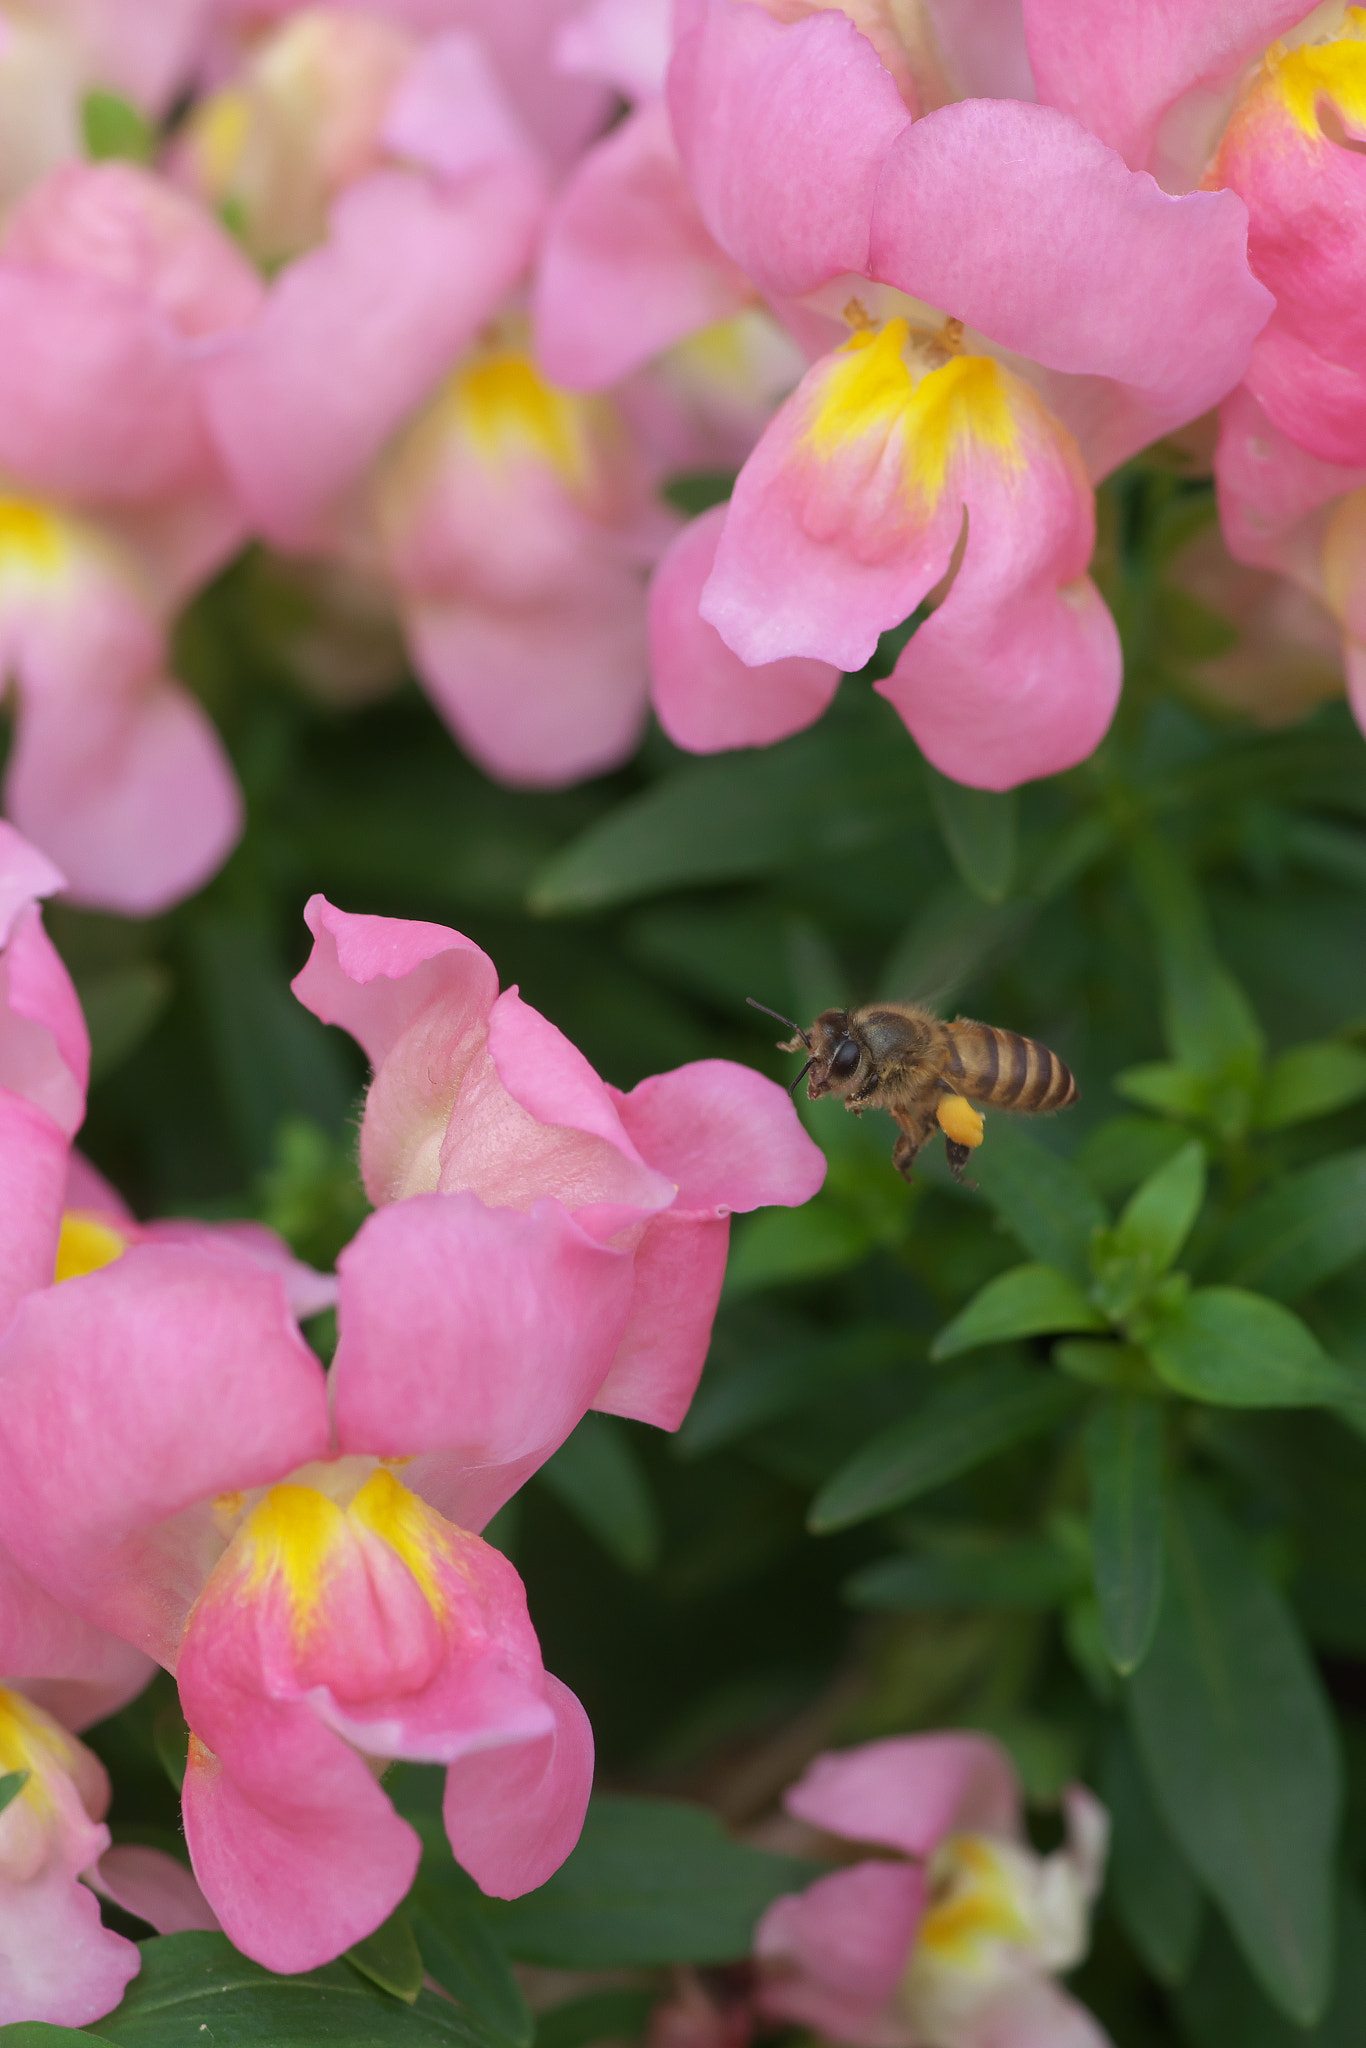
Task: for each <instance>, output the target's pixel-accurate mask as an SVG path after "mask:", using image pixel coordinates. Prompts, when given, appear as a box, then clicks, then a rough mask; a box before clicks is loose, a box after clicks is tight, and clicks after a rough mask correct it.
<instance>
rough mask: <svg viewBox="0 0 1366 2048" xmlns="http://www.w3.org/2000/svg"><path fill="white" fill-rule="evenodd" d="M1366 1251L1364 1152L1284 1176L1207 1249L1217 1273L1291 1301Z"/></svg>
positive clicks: (1245, 1285) (1210, 1261) (1356, 1152)
mask: <svg viewBox="0 0 1366 2048" xmlns="http://www.w3.org/2000/svg"><path fill="white" fill-rule="evenodd" d="M1363 1252H1366V1150H1357V1151H1354V1152H1342V1153H1339V1154H1338V1156H1337V1158H1335V1159H1325V1160H1324V1161H1323V1162H1322V1163H1321V1164H1320V1165H1318V1166H1310V1167H1307V1168H1306V1169H1305V1171H1304V1172H1303V1173H1292V1174H1288V1175H1287V1176H1286V1177H1285V1179H1283V1180H1278V1181H1276V1182H1274V1183H1273V1185H1272V1186H1271V1187H1270V1188H1268V1189H1267V1191H1266V1193H1265V1194H1264V1195H1261V1196H1259V1197H1258V1199H1257V1200H1256V1201H1255V1202H1253V1203H1251V1204H1250V1206H1249V1207H1248V1208H1246V1209H1245V1210H1244V1211H1243V1212H1242V1214H1241V1215H1240V1216H1238V1217H1237V1218H1235V1220H1234V1222H1233V1224H1232V1225H1231V1227H1230V1228H1229V1229H1228V1230H1226V1231H1225V1232H1224V1233H1223V1235H1222V1236H1221V1237H1220V1238H1219V1240H1218V1242H1217V1244H1216V1245H1215V1246H1214V1248H1213V1250H1212V1251H1211V1253H1210V1259H1209V1264H1210V1268H1211V1270H1212V1272H1213V1273H1214V1275H1215V1277H1216V1278H1218V1279H1221V1280H1231V1281H1235V1282H1236V1283H1237V1284H1238V1285H1239V1286H1241V1287H1255V1288H1256V1289H1257V1290H1258V1291H1259V1292H1260V1293H1262V1294H1269V1295H1271V1296H1272V1297H1273V1299H1275V1300H1276V1301H1297V1300H1298V1299H1299V1297H1300V1296H1301V1295H1302V1294H1307V1293H1308V1292H1309V1290H1310V1288H1311V1287H1317V1286H1318V1285H1319V1283H1320V1281H1323V1280H1327V1279H1330V1278H1331V1277H1332V1275H1333V1274H1334V1273H1339V1272H1341V1271H1342V1269H1343V1267H1344V1266H1349V1265H1351V1263H1352V1261H1353V1260H1354V1259H1359V1258H1360V1257H1361V1255H1362V1254H1363Z"/></svg>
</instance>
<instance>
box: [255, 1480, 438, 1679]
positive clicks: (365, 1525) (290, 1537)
mask: <svg viewBox="0 0 1366 2048" xmlns="http://www.w3.org/2000/svg"><path fill="white" fill-rule="evenodd" d="M361 1531H368V1532H369V1533H370V1534H371V1535H373V1536H376V1537H378V1538H379V1540H380V1541H381V1542H382V1543H384V1544H386V1545H387V1546H388V1548H389V1549H390V1550H391V1551H393V1552H394V1554H395V1556H397V1557H398V1558H399V1559H400V1560H401V1561H402V1563H403V1564H404V1565H406V1567H407V1569H408V1571H409V1572H410V1573H411V1574H412V1576H413V1578H414V1579H415V1580H416V1581H417V1584H418V1586H419V1587H420V1589H421V1591H422V1595H423V1597H424V1599H425V1600H426V1602H427V1605H428V1606H429V1607H430V1608H431V1609H432V1612H433V1613H434V1614H435V1615H436V1616H437V1617H438V1618H441V1617H443V1616H444V1614H445V1611H446V1598H445V1594H444V1593H443V1591H442V1586H441V1579H440V1572H439V1566H440V1563H441V1562H442V1560H443V1557H444V1555H445V1552H446V1544H445V1540H444V1535H443V1524H442V1522H441V1518H440V1516H439V1515H437V1514H436V1513H435V1511H434V1510H433V1509H431V1508H429V1507H428V1506H427V1505H426V1503H425V1502H424V1501H421V1500H419V1499H418V1498H417V1496H416V1494H413V1493H410V1492H409V1491H408V1489H407V1487H405V1486H403V1485H401V1484H400V1483H399V1481H398V1480H397V1479H395V1478H394V1476H393V1474H392V1473H391V1472H388V1471H386V1470H385V1469H384V1467H383V1466H381V1467H379V1468H378V1469H377V1470H375V1471H374V1472H372V1473H371V1474H370V1476H369V1478H368V1479H367V1480H366V1481H365V1483H364V1484H363V1485H362V1486H361V1487H360V1489H359V1490H358V1492H357V1493H355V1495H354V1496H353V1497H352V1499H351V1501H350V1502H349V1504H348V1505H346V1506H342V1505H341V1504H340V1503H339V1502H338V1501H336V1500H333V1499H331V1498H329V1496H328V1495H327V1494H325V1493H322V1492H320V1491H319V1490H318V1489H317V1488H316V1487H313V1486H300V1485H296V1484H292V1483H290V1482H288V1481H286V1482H284V1483H282V1484H281V1485H279V1486H272V1487H271V1489H270V1491H269V1492H268V1493H267V1494H266V1496H265V1498H264V1499H263V1500H262V1501H261V1502H260V1503H259V1505H258V1506H257V1507H255V1508H254V1509H253V1510H252V1512H251V1514H250V1515H249V1516H248V1517H247V1520H246V1521H245V1522H244V1523H243V1525H242V1529H241V1532H240V1538H239V1540H240V1542H241V1544H242V1546H243V1548H244V1550H245V1553H246V1557H247V1560H248V1564H247V1576H246V1585H245V1590H246V1592H247V1593H248V1594H249V1595H258V1594H261V1593H266V1592H268V1591H270V1590H271V1588H272V1587H278V1588H279V1589H280V1590H281V1591H283V1593H284V1595H285V1598H286V1600H287V1602H288V1605H289V1612H290V1621H291V1625H292V1628H293V1630H294V1634H295V1637H296V1640H299V1641H303V1640H305V1639H306V1638H307V1637H308V1635H309V1634H310V1633H311V1631H312V1630H313V1628H314V1627H315V1626H316V1625H318V1624H319V1623H320V1622H321V1621H322V1620H323V1618H324V1615H325V1608H326V1602H327V1595H328V1589H329V1586H330V1584H331V1582H332V1580H333V1578H334V1577H335V1575H336V1574H337V1573H338V1572H339V1571H340V1570H342V1569H344V1568H345V1566H346V1563H347V1553H348V1551H349V1550H351V1548H352V1545H353V1542H354V1539H355V1537H356V1535H357V1534H358V1533H359V1532H361Z"/></svg>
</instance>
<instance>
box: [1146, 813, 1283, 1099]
mask: <svg viewBox="0 0 1366 2048" xmlns="http://www.w3.org/2000/svg"><path fill="white" fill-rule="evenodd" d="M1133 874H1134V881H1135V883H1136V884H1137V887H1138V893H1139V896H1140V897H1141V899H1142V902H1143V907H1144V909H1145V910H1146V911H1147V913H1148V917H1149V919H1150V921H1151V923H1152V927H1153V936H1154V939H1155V940H1156V943H1157V955H1158V961H1159V964H1160V966H1161V969H1162V984H1163V996H1164V1002H1163V1009H1164V1011H1165V1017H1166V1030H1167V1042H1168V1044H1169V1046H1170V1048H1171V1052H1172V1056H1173V1058H1174V1059H1175V1060H1176V1062H1177V1063H1178V1065H1180V1066H1183V1067H1188V1068H1189V1069H1190V1070H1191V1071H1192V1072H1193V1073H1197V1074H1204V1075H1207V1076H1209V1077H1210V1078H1216V1077H1219V1076H1225V1075H1237V1076H1238V1077H1239V1078H1241V1079H1243V1080H1244V1081H1250V1080H1251V1079H1252V1078H1253V1076H1254V1075H1255V1074H1256V1073H1257V1071H1258V1069H1259V1067H1260V1065H1261V1060H1262V1053H1263V1048H1264V1043H1265V1041H1264V1039H1263V1036H1262V1028H1261V1026H1260V1024H1259V1023H1258V1022H1257V1019H1256V1017H1255V1015H1254V1014H1253V1011H1252V1007H1251V1005H1250V1004H1249V1002H1248V1000H1247V997H1246V996H1245V995H1244V993H1243V991H1242V989H1241V988H1240V987H1239V986H1238V983H1237V982H1236V981H1235V980H1234V979H1233V976H1232V975H1231V974H1230V973H1229V971H1228V969H1227V968H1226V967H1225V966H1224V964H1223V962H1222V961H1221V960H1220V959H1219V957H1218V955H1217V954H1216V952H1215V950H1214V945H1213V941H1212V940H1211V938H1210V933H1209V927H1208V923H1207V921H1206V918H1205V911H1204V906H1203V904H1202V903H1201V901H1200V896H1199V893H1198V891H1197V889H1196V887H1195V883H1194V881H1193V879H1192V877H1191V875H1190V873H1189V871H1188V870H1187V869H1186V867H1185V866H1184V865H1183V864H1182V862H1181V861H1180V859H1179V858H1178V856H1177V855H1176V853H1175V851H1174V850H1173V848H1172V847H1171V846H1170V845H1168V843H1167V842H1166V841H1165V840H1162V839H1159V838H1157V837H1156V836H1155V835H1150V836H1148V837H1144V838H1140V839H1138V840H1136V841H1135V844H1134V852H1133Z"/></svg>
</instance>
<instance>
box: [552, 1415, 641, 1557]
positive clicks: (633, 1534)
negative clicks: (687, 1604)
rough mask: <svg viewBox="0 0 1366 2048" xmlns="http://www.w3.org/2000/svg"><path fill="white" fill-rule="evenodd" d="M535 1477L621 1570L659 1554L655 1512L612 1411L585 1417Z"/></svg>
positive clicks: (631, 1447) (632, 1450)
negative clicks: (607, 1413) (574, 1517)
mask: <svg viewBox="0 0 1366 2048" xmlns="http://www.w3.org/2000/svg"><path fill="white" fill-rule="evenodd" d="M538 1477H539V1480H540V1483H541V1485H543V1486H546V1487H548V1488H549V1490H550V1491H551V1493H553V1494H554V1495H555V1497H556V1499H557V1500H559V1501H561V1502H562V1503H563V1505H564V1506H565V1507H567V1508H568V1509H569V1510H570V1512H571V1514H574V1515H577V1517H578V1519H579V1520H580V1521H581V1522H582V1523H583V1525H584V1527H585V1529H587V1530H588V1531H589V1532H590V1534H592V1535H593V1536H596V1537H597V1539H598V1542H599V1543H601V1545H602V1547H603V1549H604V1550H605V1551H606V1552H607V1554H608V1556H609V1557H614V1558H615V1559H616V1561H617V1563H618V1564H619V1565H620V1566H621V1567H622V1569H623V1570H624V1571H628V1572H648V1571H649V1570H650V1569H651V1567H652V1566H653V1565H654V1563H655V1562H656V1560H657V1558H658V1556H659V1516H658V1514H657V1513H656V1511H655V1504H654V1498H653V1496H652V1494H651V1492H650V1486H649V1481H648V1480H647V1479H646V1477H645V1472H644V1469H643V1467H642V1465H641V1462H640V1459H639V1457H638V1456H637V1455H636V1450H635V1446H634V1445H633V1444H632V1442H631V1439H630V1437H629V1436H628V1435H627V1433H626V1430H625V1428H624V1427H623V1425H622V1424H621V1423H620V1422H619V1421H618V1420H617V1418H616V1416H615V1415H596V1414H594V1413H592V1412H591V1411H590V1413H589V1414H587V1415H585V1416H584V1418H583V1420H582V1422H581V1423H580V1424H579V1426H578V1428H577V1429H576V1430H575V1431H574V1434H573V1435H572V1436H571V1437H569V1438H568V1439H567V1440H566V1442H564V1443H562V1444H561V1445H560V1448H559V1450H558V1451H556V1453H555V1455H554V1457H553V1458H551V1459H550V1460H549V1462H548V1463H546V1464H544V1465H542V1467H541V1470H540V1473H539V1475H538Z"/></svg>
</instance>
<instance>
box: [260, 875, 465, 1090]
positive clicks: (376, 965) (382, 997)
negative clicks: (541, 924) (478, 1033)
mask: <svg viewBox="0 0 1366 2048" xmlns="http://www.w3.org/2000/svg"><path fill="white" fill-rule="evenodd" d="M304 918H305V921H306V922H307V924H308V928H309V930H310V931H311V932H312V934H313V951H312V953H311V954H310V956H309V959H308V964H307V965H306V966H305V967H304V968H303V969H302V970H301V972H300V973H298V974H297V975H295V977H294V980H293V982H292V983H291V984H290V986H291V987H292V988H293V990H294V993H295V995H296V996H297V997H298V998H299V1001H300V1002H301V1003H302V1004H303V1005H304V1007H305V1009H308V1010H311V1011H312V1012H313V1014H314V1016H315V1017H321V1019H322V1021H323V1023H324V1024H340V1025H341V1027H342V1029H343V1030H345V1031H349V1032H350V1034H351V1036H352V1037H353V1038H354V1039H355V1040H356V1042H357V1043H358V1044H359V1045H360V1046H361V1048H362V1049H363V1051H364V1052H365V1054H366V1056H367V1057H368V1059H369V1061H370V1064H371V1065H372V1066H374V1067H378V1066H379V1065H380V1063H381V1061H382V1060H383V1059H384V1057H385V1055H386V1053H387V1052H388V1051H389V1050H390V1048H391V1047H392V1046H393V1045H394V1043H395V1042H396V1040H398V1039H399V1038H400V1037H402V1035H403V1034H404V1032H406V1031H407V1030H408V1029H409V1027H410V1026H411V1025H412V1024H413V1023H414V1022H415V1021H416V1019H417V1018H418V1017H420V1016H421V1015H422V1013H423V1012H424V1011H425V1010H427V1009H428V1008H430V1007H431V1006H432V1005H433V1004H435V1003H437V1002H440V1003H441V1004H442V1005H443V1008H444V1009H445V1011H446V1013H447V1015H448V1016H449V1018H450V1030H451V1035H452V1037H453V1038H462V1037H464V1036H465V1035H466V1033H467V1032H469V1031H471V1030H473V1029H475V1028H482V1027H483V1025H484V1023H485V1020H486V1019H487V1017H488V1013H489V1011H490V1009H491V1008H492V1007H493V1003H494V1001H495V999H496V997H497V994H498V970H497V969H496V968H495V966H494V964H493V962H492V961H491V960H490V959H489V956H488V954H487V953H484V952H482V951H481V950H480V948H479V947H478V946H476V945H475V943H474V941H473V939H467V938H464V937H462V936H461V934H460V933H459V932H455V931H452V930H451V929H450V928H449V926H447V925H444V924H424V923H423V922H422V920H421V919H420V918H412V917H365V916H358V915H356V914H355V913H353V912H351V911H347V910H338V909H336V908H335V907H334V906H333V905H332V904H331V903H329V902H328V900H327V898H326V897H325V896H311V897H310V898H309V900H308V903H307V905H306V906H305V909H304Z"/></svg>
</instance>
